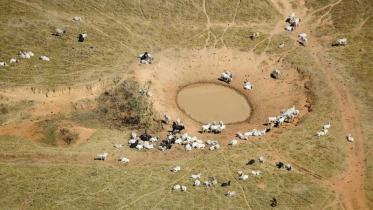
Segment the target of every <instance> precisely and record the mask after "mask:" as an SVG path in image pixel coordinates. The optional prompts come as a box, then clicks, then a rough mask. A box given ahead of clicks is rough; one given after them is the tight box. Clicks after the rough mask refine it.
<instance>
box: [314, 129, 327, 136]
mask: <svg viewBox="0 0 373 210" xmlns="http://www.w3.org/2000/svg"><path fill="white" fill-rule="evenodd" d="M316 135H317V137H321V136H326V135H328V129H323V130H321V131H318V132H317V133H316Z"/></svg>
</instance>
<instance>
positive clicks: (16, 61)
mask: <svg viewBox="0 0 373 210" xmlns="http://www.w3.org/2000/svg"><path fill="white" fill-rule="evenodd" d="M9 63H18V60H17V59H15V58H11V59H10V60H9Z"/></svg>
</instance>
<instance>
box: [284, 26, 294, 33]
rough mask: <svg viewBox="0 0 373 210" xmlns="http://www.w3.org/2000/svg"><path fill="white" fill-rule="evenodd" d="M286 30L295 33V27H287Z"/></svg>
mask: <svg viewBox="0 0 373 210" xmlns="http://www.w3.org/2000/svg"><path fill="white" fill-rule="evenodd" d="M284 29H285V30H286V31H289V32H292V31H294V27H292V26H285V28H284Z"/></svg>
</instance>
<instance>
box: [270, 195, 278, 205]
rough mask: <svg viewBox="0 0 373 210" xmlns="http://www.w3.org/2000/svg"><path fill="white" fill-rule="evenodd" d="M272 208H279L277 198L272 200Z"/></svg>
mask: <svg viewBox="0 0 373 210" xmlns="http://www.w3.org/2000/svg"><path fill="white" fill-rule="evenodd" d="M271 206H272V207H276V206H277V199H276V198H275V197H273V198H272V200H271Z"/></svg>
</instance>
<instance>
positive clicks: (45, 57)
mask: <svg viewBox="0 0 373 210" xmlns="http://www.w3.org/2000/svg"><path fill="white" fill-rule="evenodd" d="M39 59H40V60H42V61H50V59H49V57H47V56H45V55H42V56H40V58H39Z"/></svg>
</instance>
